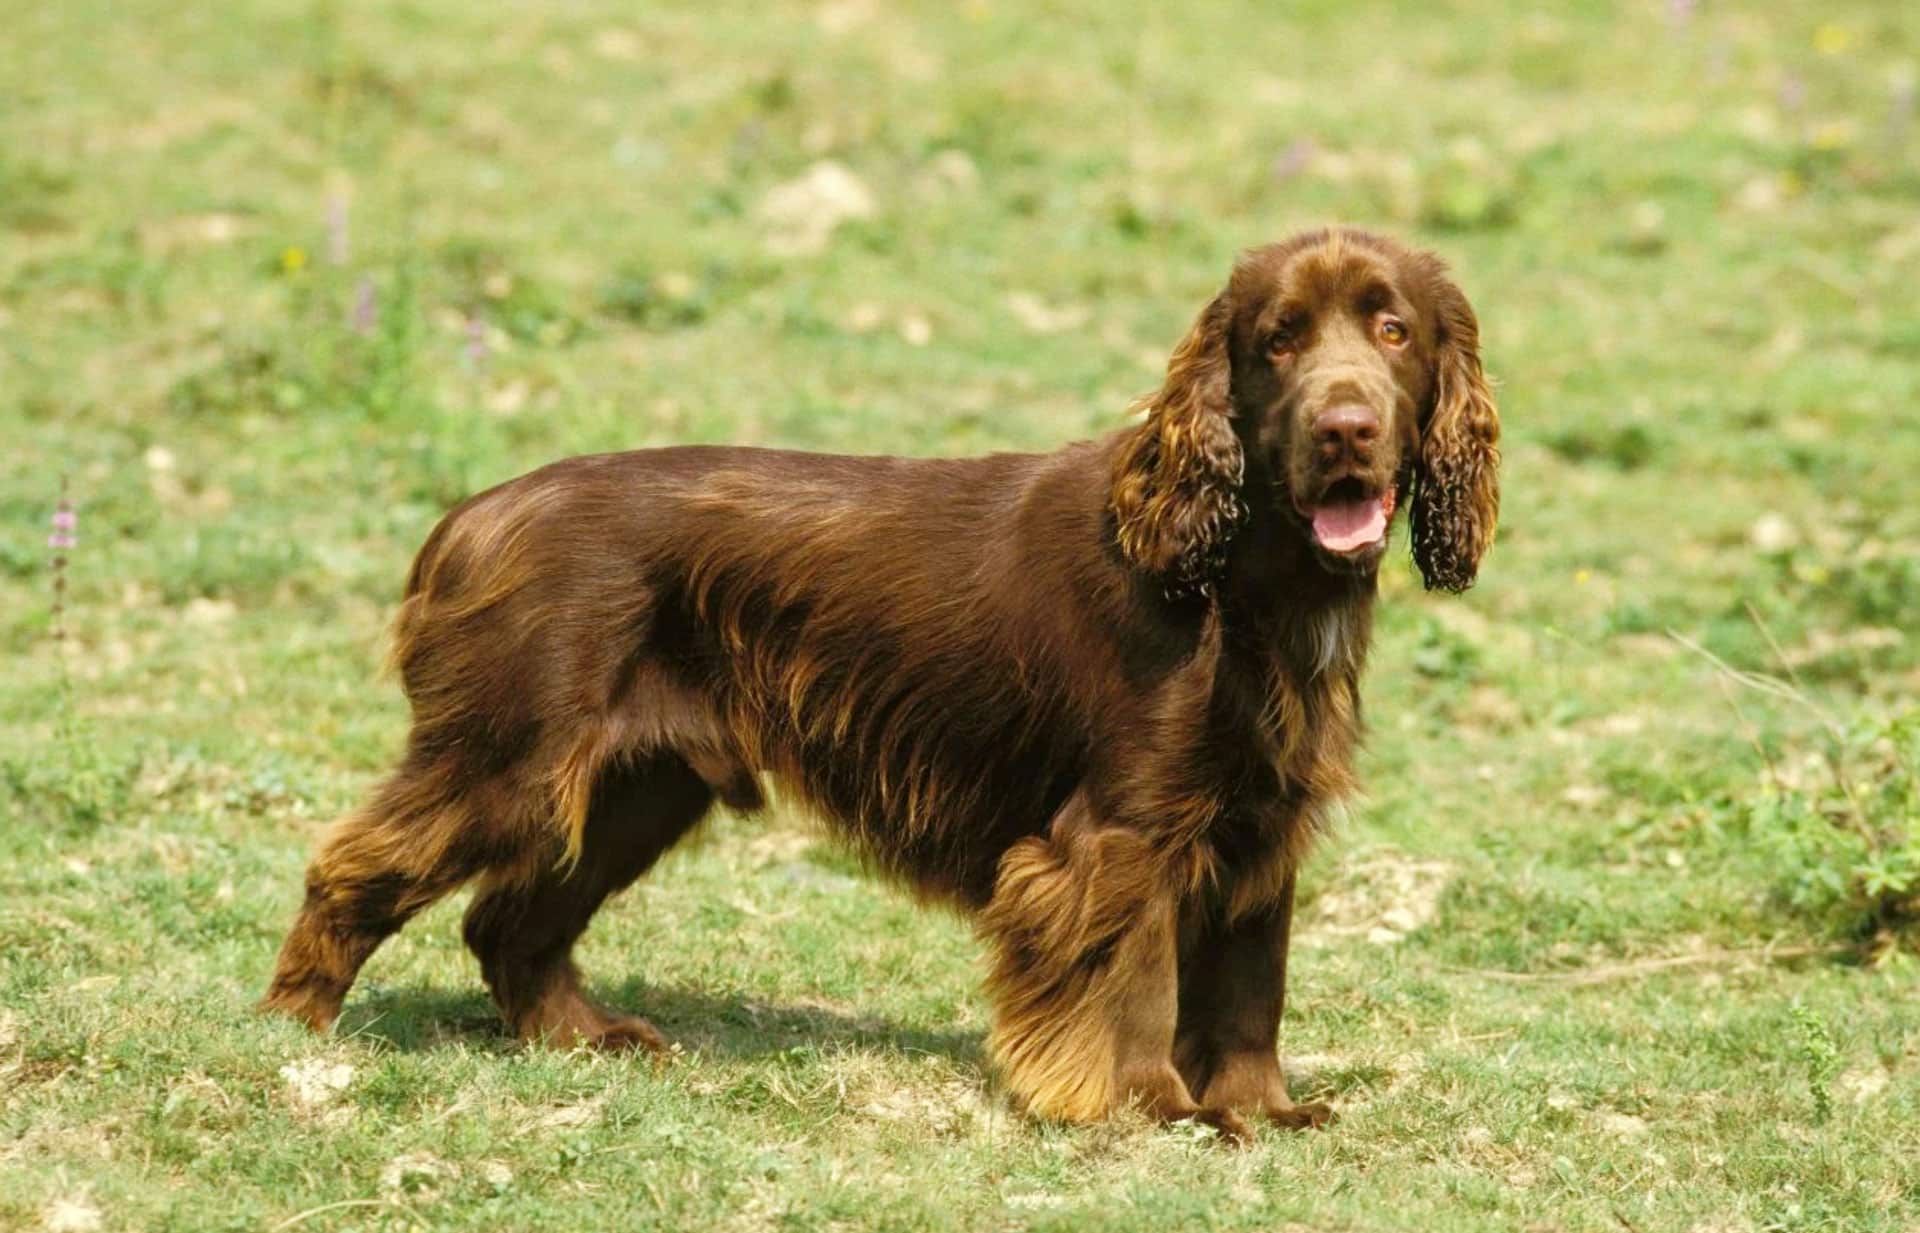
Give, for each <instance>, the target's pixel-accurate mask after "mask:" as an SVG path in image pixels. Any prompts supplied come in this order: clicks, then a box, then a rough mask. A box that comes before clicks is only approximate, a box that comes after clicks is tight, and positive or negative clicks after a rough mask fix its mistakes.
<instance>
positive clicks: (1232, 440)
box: [1111, 291, 1246, 595]
mask: <svg viewBox="0 0 1920 1233" xmlns="http://www.w3.org/2000/svg"><path fill="white" fill-rule="evenodd" d="M1230 318H1231V311H1230V310H1229V308H1228V305H1227V295H1226V292H1224V291H1223V292H1221V293H1220V294H1219V295H1218V296H1216V297H1214V300H1213V302H1212V303H1210V304H1208V305H1207V306H1206V308H1205V309H1203V310H1202V311H1201V313H1200V316H1199V318H1198V319H1197V320H1195V321H1194V323H1193V328H1192V329H1190V330H1188V331H1187V336H1186V337H1185V338H1183V339H1181V340H1180V345H1179V346H1178V347H1175V348H1174V350H1173V355H1172V357H1171V358H1169V359H1168V360H1167V378H1166V381H1165V382H1164V383H1162V385H1161V386H1160V389H1159V391H1158V392H1157V393H1155V394H1154V395H1153V396H1152V397H1151V398H1149V399H1147V401H1146V407H1147V422H1146V423H1144V424H1142V425H1140V427H1139V428H1137V429H1135V430H1134V432H1133V434H1132V435H1131V436H1130V437H1129V438H1128V439H1127V441H1126V442H1125V444H1124V445H1123V446H1122V448H1121V450H1120V454H1119V456H1118V458H1117V459H1116V460H1115V463H1114V473H1113V496H1112V502H1111V503H1112V508H1113V516H1114V526H1115V533H1116V536H1117V538H1118V540H1119V545H1120V551H1121V553H1122V554H1123V555H1124V556H1125V557H1126V558H1127V560H1128V561H1129V562H1130V563H1132V564H1133V565H1134V567H1135V568H1138V569H1141V570H1144V571H1146V572H1148V573H1152V574H1156V575H1159V576H1160V578H1161V579H1162V585H1163V587H1164V588H1165V590H1166V591H1167V593H1168V594H1170V595H1175V594H1205V593H1206V592H1207V591H1208V589H1209V588H1210V587H1211V585H1212V581H1213V578H1214V576H1215V575H1216V574H1217V573H1218V572H1219V568H1220V565H1221V561H1222V559H1223V558H1224V556H1225V553H1226V546H1227V541H1228V540H1229V539H1231V538H1232V536H1233V532H1234V529H1235V528H1236V527H1237V526H1238V525H1239V523H1240V521H1241V519H1242V518H1244V517H1245V515H1246V507H1245V506H1244V505H1243V504H1242V503H1241V500H1240V487H1241V481H1242V480H1243V478H1244V476H1245V471H1246V463H1245V459H1244V457H1243V456H1242V454H1241V451H1240V440H1239V438H1238V437H1236V436H1235V435H1234V432H1233V423H1232V418H1231V417H1232V400H1231V396H1230V389H1231V385H1232V367H1233V365H1232V360H1231V358H1230V356H1229V354H1228V345H1227V334H1228V329H1229V326H1230V324H1231V320H1230Z"/></svg>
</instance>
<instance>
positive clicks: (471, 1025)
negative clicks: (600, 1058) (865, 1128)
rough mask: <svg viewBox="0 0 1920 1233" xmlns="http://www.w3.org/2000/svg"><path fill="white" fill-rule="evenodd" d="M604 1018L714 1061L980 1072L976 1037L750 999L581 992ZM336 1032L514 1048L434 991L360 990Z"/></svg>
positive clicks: (669, 991) (486, 1009)
mask: <svg viewBox="0 0 1920 1233" xmlns="http://www.w3.org/2000/svg"><path fill="white" fill-rule="evenodd" d="M589 996H596V997H597V998H598V999H600V1000H601V1001H602V1003H603V1004H604V1005H607V1006H608V1007H609V1008H612V1009H618V1010H623V1011H632V1012H634V1013H637V1014H642V1015H645V1016H646V1017H647V1018H648V1019H649V1020H651V1021H652V1022H653V1025H654V1026H655V1027H657V1028H659V1029H660V1031H661V1032H662V1033H664V1034H665V1035H666V1037H667V1039H668V1040H670V1041H672V1042H674V1043H675V1044H678V1045H680V1046H682V1047H683V1048H685V1049H687V1050H689V1051H692V1052H699V1053H705V1054H708V1055H711V1056H715V1057H723V1058H738V1059H751V1058H760V1057H770V1056H773V1055H775V1054H779V1053H784V1052H786V1051H787V1050H789V1049H794V1048H802V1047H807V1046H812V1047H814V1048H818V1049H827V1048H831V1047H834V1046H849V1045H852V1046H860V1047H879V1048H883V1049H896V1050H899V1051H900V1052H902V1053H928V1054H938V1055H940V1056H942V1057H946V1058H950V1059H952V1060H953V1061H955V1062H959V1063H962V1064H965V1065H969V1066H985V1064H986V1049H985V1046H984V1039H983V1033H981V1032H978V1031H952V1030H944V1029H937V1028H923V1027H914V1026H909V1025H906V1024H900V1023H895V1022H893V1021H892V1020H889V1019H883V1018H880V1017H878V1016H867V1015H853V1014H847V1013H845V1012H843V1011H838V1010H834V1009H831V1008H828V1007H823V1006H793V1005H787V1006H781V1005H770V1004H768V1003H764V1002H760V1001H757V1000H755V999H753V998H749V997H744V996H739V995H732V994H725V993H713V992H709V991H705V990H698V989H684V988H678V989H676V988H663V987H654V986H648V985H646V984H643V983H641V982H639V981H628V982H626V983H625V984H624V985H621V986H620V987H618V988H617V989H615V990H612V991H608V990H605V989H591V988H590V989H589ZM335 1030H336V1032H337V1033H338V1034H339V1035H341V1036H344V1037H354V1038H358V1039H361V1040H368V1041H377V1042H380V1043H383V1044H387V1045H391V1046H392V1047H394V1048H396V1049H402V1050H408V1051H414V1050H424V1049H433V1048H438V1047H441V1046H444V1045H451V1044H455V1043H459V1044H464V1045H466V1046H467V1047H468V1048H470V1049H484V1050H490V1051H497V1052H506V1051H509V1050H514V1049H518V1048H520V1047H521V1045H520V1042H518V1041H517V1040H515V1039H514V1038H513V1037H512V1036H510V1035H509V1034H508V1033H507V1030H506V1025H505V1024H503V1023H502V1022H501V1020H500V1017H499V1016H498V1015H497V1014H496V1013H495V1012H494V1008H493V1003H492V1002H490V1001H489V1000H487V998H486V997H485V996H484V995H483V994H479V993H455V992H451V991H446V990H440V989H422V988H380V987H372V988H367V989H365V991H364V992H362V993H361V994H360V996H359V997H357V998H354V999H353V1000H352V1001H350V1002H349V1003H348V1005H347V1008H346V1010H345V1012H344V1013H342V1015H341V1016H340V1022H339V1024H338V1026H337V1027H336V1029H335Z"/></svg>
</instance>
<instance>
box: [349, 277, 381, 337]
mask: <svg viewBox="0 0 1920 1233" xmlns="http://www.w3.org/2000/svg"><path fill="white" fill-rule="evenodd" d="M377 295H378V293H377V292H376V291H375V289H374V285H373V280H372V279H371V278H363V279H361V280H360V283H359V285H358V286H356V287H355V288H354V289H353V312H352V313H351V314H349V315H348V317H347V324H348V325H349V326H350V327H351V328H352V330H353V332H354V333H356V334H371V333H373V327H374V325H375V324H376V323H377V322H378V321H379V320H380V303H379V300H378V298H377Z"/></svg>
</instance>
